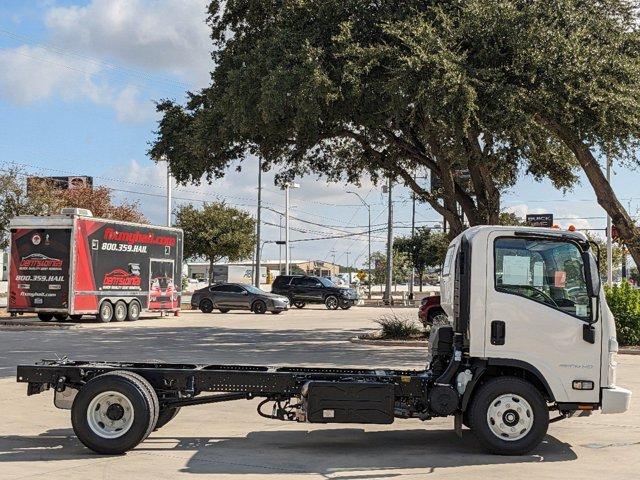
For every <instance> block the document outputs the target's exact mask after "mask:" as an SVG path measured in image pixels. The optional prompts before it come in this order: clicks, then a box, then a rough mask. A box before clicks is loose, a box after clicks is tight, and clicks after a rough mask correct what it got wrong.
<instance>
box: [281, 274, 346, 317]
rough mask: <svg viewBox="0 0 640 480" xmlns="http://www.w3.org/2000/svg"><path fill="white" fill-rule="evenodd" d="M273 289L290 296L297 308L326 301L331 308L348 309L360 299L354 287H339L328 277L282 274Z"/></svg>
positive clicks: (326, 304)
mask: <svg viewBox="0 0 640 480" xmlns="http://www.w3.org/2000/svg"><path fill="white" fill-rule="evenodd" d="M271 291H272V292H273V293H277V294H278V295H284V296H286V297H288V298H289V301H290V302H291V303H292V304H293V305H295V306H296V308H304V307H305V305H306V304H307V303H324V304H325V306H326V307H327V308H328V309H329V310H336V309H338V308H342V309H343V310H348V309H349V308H351V307H352V306H353V305H355V303H356V302H357V301H358V292H356V291H355V290H354V289H353V288H345V287H338V286H336V285H335V284H334V283H333V282H332V281H331V280H329V279H328V278H323V277H312V276H307V275H280V276H279V277H276V279H275V280H274V282H273V285H272V286H271Z"/></svg>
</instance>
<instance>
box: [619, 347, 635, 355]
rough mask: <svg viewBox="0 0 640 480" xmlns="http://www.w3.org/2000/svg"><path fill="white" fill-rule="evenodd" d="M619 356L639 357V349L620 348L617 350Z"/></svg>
mask: <svg viewBox="0 0 640 480" xmlns="http://www.w3.org/2000/svg"><path fill="white" fill-rule="evenodd" d="M618 353H619V354H620V355H640V349H636V348H621V349H619V350H618Z"/></svg>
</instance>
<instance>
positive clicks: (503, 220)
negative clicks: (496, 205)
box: [500, 212, 527, 227]
mask: <svg viewBox="0 0 640 480" xmlns="http://www.w3.org/2000/svg"><path fill="white" fill-rule="evenodd" d="M526 224H527V222H526V221H525V220H524V219H522V218H521V217H519V216H517V215H516V214H515V213H510V212H501V213H500V225H511V226H514V227H518V226H522V225H526Z"/></svg>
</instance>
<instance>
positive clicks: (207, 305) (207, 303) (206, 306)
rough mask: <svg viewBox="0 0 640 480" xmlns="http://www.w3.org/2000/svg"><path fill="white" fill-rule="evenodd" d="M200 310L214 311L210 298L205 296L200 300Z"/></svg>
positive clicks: (205, 311)
mask: <svg viewBox="0 0 640 480" xmlns="http://www.w3.org/2000/svg"><path fill="white" fill-rule="evenodd" d="M200 311H201V312H202V313H211V312H213V302H212V301H211V300H209V299H208V298H205V299H204V300H202V301H201V302H200Z"/></svg>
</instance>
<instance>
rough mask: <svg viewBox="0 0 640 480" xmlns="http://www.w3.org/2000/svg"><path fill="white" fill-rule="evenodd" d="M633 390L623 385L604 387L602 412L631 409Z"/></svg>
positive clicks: (621, 411) (617, 411) (619, 411)
mask: <svg viewBox="0 0 640 480" xmlns="http://www.w3.org/2000/svg"><path fill="white" fill-rule="evenodd" d="M630 403H631V391H630V390H627V389H626V388H622V387H610V388H603V389H602V408H601V412H602V413H624V412H626V411H627V410H629V405H630Z"/></svg>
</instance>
